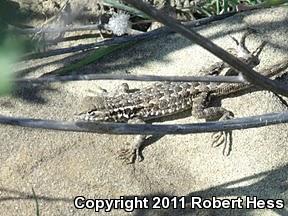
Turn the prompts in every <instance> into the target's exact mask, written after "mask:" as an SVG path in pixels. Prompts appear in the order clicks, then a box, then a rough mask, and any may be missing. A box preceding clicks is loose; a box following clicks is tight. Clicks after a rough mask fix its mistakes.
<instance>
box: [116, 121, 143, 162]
mask: <svg viewBox="0 0 288 216" xmlns="http://www.w3.org/2000/svg"><path fill="white" fill-rule="evenodd" d="M128 124H145V122H144V121H143V120H142V119H139V118H134V119H131V120H129V121H128ZM145 139H146V135H136V136H135V138H134V141H133V143H131V144H130V143H126V145H128V146H129V147H127V148H122V149H120V151H119V154H118V158H119V159H120V160H123V161H124V162H125V163H127V164H131V163H134V162H135V161H136V160H138V161H139V162H140V161H142V160H143V156H142V154H141V150H140V149H141V147H142V145H143V143H144V141H145Z"/></svg>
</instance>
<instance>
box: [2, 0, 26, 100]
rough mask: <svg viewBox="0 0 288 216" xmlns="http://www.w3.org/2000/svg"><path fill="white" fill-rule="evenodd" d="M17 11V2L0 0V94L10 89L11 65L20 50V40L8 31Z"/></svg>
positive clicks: (14, 20)
mask: <svg viewBox="0 0 288 216" xmlns="http://www.w3.org/2000/svg"><path fill="white" fill-rule="evenodd" d="M18 12H19V5H18V3H15V2H13V1H8V0H0V65H1V67H0V96H2V95H4V94H7V93H9V92H10V91H11V90H12V82H11V80H12V74H13V73H12V66H13V63H15V62H16V60H17V56H18V55H19V53H20V52H21V46H20V44H21V43H20V41H19V40H18V39H17V38H16V36H14V35H13V34H12V33H10V32H9V31H8V26H9V24H13V23H16V22H17V21H18V20H17V19H19V16H17V15H18Z"/></svg>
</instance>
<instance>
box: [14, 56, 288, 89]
mask: <svg viewBox="0 0 288 216" xmlns="http://www.w3.org/2000/svg"><path fill="white" fill-rule="evenodd" d="M287 68H288V60H284V61H282V62H280V63H277V64H274V65H272V66H270V67H268V68H265V69H263V70H261V72H260V74H262V75H264V76H266V77H273V76H280V75H283V74H284V73H286V71H285V70H286V69H287ZM79 80H131V81H132V80H133V81H173V82H223V83H242V85H239V84H235V85H237V87H236V86H235V85H231V86H230V87H229V86H226V87H225V89H226V90H228V88H230V90H229V91H227V92H230V91H231V89H235V91H237V90H238V89H242V88H243V85H247V81H246V80H245V79H244V78H243V76H241V75H238V76H221V75H219V76H155V75H130V74H86V75H81V74H74V75H66V76H47V77H40V78H18V79H15V80H13V81H14V82H33V83H42V82H49V83H51V82H63V81H79ZM249 86H251V84H250V85H247V87H249ZM222 87H223V85H222Z"/></svg>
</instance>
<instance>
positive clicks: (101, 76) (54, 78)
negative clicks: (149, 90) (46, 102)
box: [14, 74, 246, 83]
mask: <svg viewBox="0 0 288 216" xmlns="http://www.w3.org/2000/svg"><path fill="white" fill-rule="evenodd" d="M79 80H133V81H173V82H225V83H246V82H245V80H243V77H242V76H154V75H129V74H128V75H126V74H124V75H123V74H88V75H67V76H48V77H40V78H30V79H29V78H25V79H16V80H14V81H15V82H33V83H42V82H63V81H79Z"/></svg>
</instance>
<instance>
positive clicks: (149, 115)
mask: <svg viewBox="0 0 288 216" xmlns="http://www.w3.org/2000/svg"><path fill="white" fill-rule="evenodd" d="M208 91H209V86H208V85H204V84H200V83H198V82H195V83H184V82H180V83H171V82H170V83H168V82H164V83H157V84H154V85H151V86H149V87H147V88H144V89H141V90H140V91H136V92H133V93H122V94H119V95H116V96H113V97H108V96H103V97H102V100H101V102H100V101H98V104H97V105H95V107H94V108H93V109H92V110H88V111H87V110H86V112H84V113H82V114H80V118H81V119H83V120H86V121H114V122H127V121H128V120H130V119H132V118H140V119H142V120H144V121H145V120H150V119H155V118H159V117H162V116H167V115H173V114H175V113H179V112H182V111H185V110H188V109H191V108H192V106H193V100H194V99H195V98H197V96H198V95H199V94H200V93H201V92H208Z"/></svg>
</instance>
